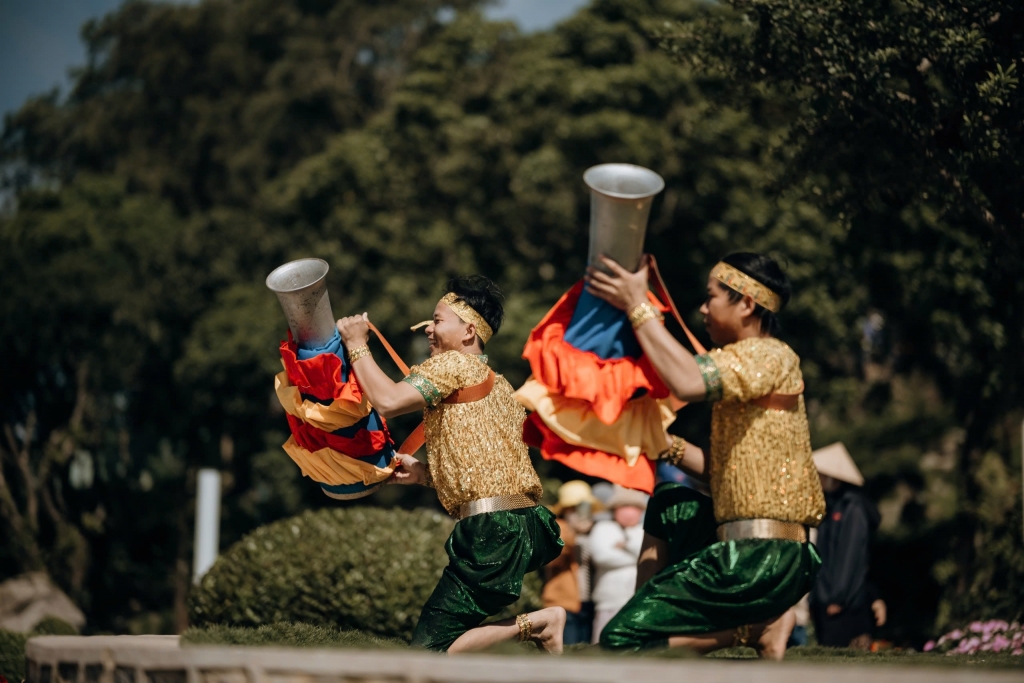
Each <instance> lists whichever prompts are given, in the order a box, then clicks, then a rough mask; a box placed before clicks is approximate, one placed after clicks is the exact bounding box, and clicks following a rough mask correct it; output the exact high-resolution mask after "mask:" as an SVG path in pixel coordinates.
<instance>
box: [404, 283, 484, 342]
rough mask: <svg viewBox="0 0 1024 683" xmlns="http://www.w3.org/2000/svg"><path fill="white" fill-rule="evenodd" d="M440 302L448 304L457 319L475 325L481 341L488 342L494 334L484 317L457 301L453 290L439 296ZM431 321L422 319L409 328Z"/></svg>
mask: <svg viewBox="0 0 1024 683" xmlns="http://www.w3.org/2000/svg"><path fill="white" fill-rule="evenodd" d="M441 303H443V304H445V305H446V306H448V308H450V309H452V311H454V312H455V315H457V316H459V320H461V321H462V322H464V323H469V324H471V325H475V326H476V336H478V337H480V341H482V342H483V343H484V344H486V343H487V342H489V341H490V340H491V337H492V336H494V330H492V329H491V326H490V325H488V324H487V321H486V320H484V317H483V316H482V315H480V314H479V313H477V312H476V311H475V310H473V307H472V306H470V305H469V304H467V303H466V302H465V301H459V295H458V294H456V293H455V292H448V293H447V294H445V295H444V296H443V297H441ZM431 322H432V321H430V320H424V321H423V322H421V323H418V324H416V325H413V326H412V327H410V328H409V329H411V330H418V329H419V328H421V327H423V326H424V325H429V324H430V323H431Z"/></svg>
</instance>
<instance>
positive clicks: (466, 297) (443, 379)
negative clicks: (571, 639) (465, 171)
mask: <svg viewBox="0 0 1024 683" xmlns="http://www.w3.org/2000/svg"><path fill="white" fill-rule="evenodd" d="M503 318H504V310H503V308H502V303H501V292H500V290H499V289H498V288H497V286H496V285H495V284H494V283H493V282H491V281H490V280H488V279H487V278H485V277H483V276H472V277H460V278H455V279H453V280H451V281H449V282H448V284H447V286H446V287H445V295H444V296H443V297H442V298H441V301H439V302H438V304H437V306H436V307H435V308H434V317H433V319H432V320H430V321H426V322H425V323H422V324H425V325H426V333H427V339H428V340H429V341H430V358H429V359H427V360H426V361H425V362H424V363H422V364H420V365H416V366H413V367H412V368H411V374H410V375H409V376H408V377H406V378H405V379H404V380H403V381H401V382H393V381H391V379H390V378H389V377H388V376H387V375H385V374H384V372H383V371H382V370H381V369H380V368H379V367H377V364H376V363H375V362H374V360H373V357H372V356H371V355H370V349H369V347H368V346H367V345H366V342H367V339H368V327H367V324H366V320H367V318H366V314H365V313H364V314H363V315H361V316H352V317H348V318H343V319H341V320H339V321H338V330H339V332H340V333H341V340H342V342H343V343H344V344H345V348H346V349H348V354H349V359H350V361H351V362H352V367H353V370H354V372H355V376H356V379H357V380H358V382H359V386H360V387H361V388H362V390H363V392H364V393H366V395H367V396H368V397H369V400H370V403H371V404H372V405H373V406H374V408H376V409H377V410H378V411H379V412H380V413H381V414H382V415H384V416H385V417H393V416H395V415H402V414H404V413H411V412H414V411H418V410H422V411H423V412H424V426H425V431H424V435H425V439H426V446H427V464H426V465H424V464H423V463H421V462H420V461H419V460H417V459H416V458H414V457H412V456H411V455H407V454H399V456H398V457H399V458H400V460H401V468H400V469H399V470H397V471H396V473H395V475H394V477H395V480H396V482H397V483H399V484H425V485H426V486H431V487H433V488H435V489H436V490H437V497H438V499H439V500H440V501H441V504H442V505H443V506H444V508H445V509H446V510H447V511H448V512H449V514H451V515H452V516H453V517H455V518H456V519H457V520H459V521H458V523H456V525H455V529H454V530H453V531H452V535H451V537H450V538H449V539H448V543H447V545H446V549H447V551H448V558H449V564H448V566H447V567H446V568H445V570H444V573H443V574H442V575H441V580H440V581H439V582H438V584H437V587H436V588H435V589H434V592H433V593H432V594H431V596H430V598H429V599H428V600H427V604H426V605H425V606H424V607H423V612H422V613H421V614H420V620H419V623H418V624H417V625H416V631H415V632H414V633H413V637H412V645H413V646H419V647H424V648H427V649H431V650H440V651H447V652H449V653H455V652H464V651H468V650H478V649H481V648H485V647H488V646H490V645H493V644H494V643H498V642H501V641H503V640H511V639H514V638H516V637H518V638H519V640H521V641H526V640H530V641H533V642H535V643H537V644H538V645H539V646H540V647H541V648H543V649H544V650H547V651H548V652H551V653H555V654H558V653H560V652H561V651H562V629H563V628H564V626H565V619H566V617H565V610H564V609H563V608H561V607H549V608H547V609H542V610H539V611H537V612H531V613H529V614H521V615H519V616H518V617H515V618H514V619H507V620H504V621H499V622H495V623H493V624H487V625H485V626H480V624H481V622H483V620H484V619H486V618H487V617H488V616H491V615H493V614H496V613H497V612H499V611H501V609H502V608H504V607H507V606H508V605H511V604H512V603H513V602H515V601H516V599H518V598H519V594H520V591H521V590H522V585H523V576H524V575H525V574H526V573H527V572H531V571H535V570H537V569H539V568H540V567H542V566H544V565H545V564H547V563H548V562H550V561H551V560H553V559H555V558H556V557H558V555H559V553H560V552H561V550H562V541H561V539H560V538H559V528H558V523H557V522H556V521H555V517H554V515H553V514H552V513H551V512H550V511H548V510H547V508H544V507H541V506H538V505H537V502H538V501H539V500H540V497H541V493H542V490H541V484H540V478H539V477H538V476H537V472H536V471H535V470H534V469H533V465H532V463H531V462H530V457H529V454H528V453H527V448H526V445H525V444H524V443H523V441H522V431H523V422H524V421H525V419H526V413H525V411H524V409H523V407H522V406H521V405H520V404H519V403H518V402H517V401H516V399H515V397H514V396H513V395H512V394H513V392H512V387H511V385H509V383H508V381H506V380H505V378H504V377H502V376H500V375H495V374H494V372H493V371H492V370H491V369H490V368H489V367H488V366H487V356H485V355H484V353H483V351H484V345H485V344H486V343H487V342H488V341H489V340H490V338H491V335H492V334H494V333H495V332H497V331H498V328H499V327H500V326H501V322H502V319H503Z"/></svg>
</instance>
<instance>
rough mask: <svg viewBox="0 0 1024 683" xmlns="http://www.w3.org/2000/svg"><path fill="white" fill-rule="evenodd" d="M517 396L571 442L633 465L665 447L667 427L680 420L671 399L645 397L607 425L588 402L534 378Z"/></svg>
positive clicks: (531, 410)
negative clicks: (560, 391) (670, 403)
mask: <svg viewBox="0 0 1024 683" xmlns="http://www.w3.org/2000/svg"><path fill="white" fill-rule="evenodd" d="M516 399H518V400H519V402H520V403H521V404H523V406H525V407H526V409H527V410H529V411H530V412H531V413H534V414H536V415H537V416H538V417H539V418H540V419H541V421H542V422H543V423H544V424H545V426H547V428H548V429H549V430H551V432H552V433H554V434H555V435H556V436H558V438H559V439H561V440H562V441H564V442H566V443H567V444H572V445H574V446H583V447H585V448H588V449H592V450H598V451H603V452H605V453H608V454H609V455H616V456H619V457H621V458H622V459H623V460H625V461H626V464H628V465H629V466H630V467H632V466H633V465H634V464H636V462H637V460H638V459H639V458H641V457H643V456H644V455H646V454H652V455H656V454H658V453H660V452H662V451H663V450H665V448H666V447H667V444H666V443H665V430H666V429H667V428H668V427H669V425H671V424H672V423H673V422H675V419H676V414H675V412H674V411H673V410H672V408H671V406H670V405H669V401H668V400H666V399H662V400H660V401H658V400H655V399H653V398H651V397H650V396H641V397H639V398H635V399H633V400H632V401H630V402H629V403H628V404H626V407H625V409H624V410H623V411H622V413H621V414H620V415H619V419H618V420H616V421H615V423H614V424H610V425H606V424H605V423H603V422H601V421H600V420H598V419H597V417H596V416H595V415H594V411H592V410H591V409H590V405H589V404H588V403H585V402H583V401H577V400H574V399H571V398H565V397H564V396H559V395H558V394H554V393H551V392H550V391H549V390H548V388H547V387H545V386H544V385H543V384H541V383H540V382H538V381H537V380H534V379H528V380H526V383H525V384H523V386H521V387H519V389H518V390H516Z"/></svg>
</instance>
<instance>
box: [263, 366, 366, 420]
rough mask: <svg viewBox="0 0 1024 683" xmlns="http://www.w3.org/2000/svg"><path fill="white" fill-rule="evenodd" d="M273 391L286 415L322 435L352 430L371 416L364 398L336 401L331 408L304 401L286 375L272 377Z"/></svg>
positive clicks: (332, 402) (282, 373) (279, 374)
mask: <svg viewBox="0 0 1024 683" xmlns="http://www.w3.org/2000/svg"><path fill="white" fill-rule="evenodd" d="M274 391H275V392H276V393H277V400H278V401H280V402H281V407H282V408H284V409H285V412H287V413H288V414H289V415H294V416H295V417H297V418H299V419H300V420H302V421H303V422H305V423H306V424H309V425H313V426H314V427H316V428H317V429H319V430H321V431H324V432H333V431H336V430H338V429H344V428H345V427H351V426H352V425H354V424H355V423H356V422H359V421H360V420H362V419H363V418H364V417H366V416H367V415H369V414H370V402H369V401H367V400H366V397H365V396H364V397H363V400H362V402H361V403H353V402H352V401H340V400H335V401H331V403H330V405H323V404H321V403H316V402H315V401H309V400H306V399H303V398H302V394H301V393H299V388H298V387H297V386H295V385H294V384H292V383H291V382H290V381H288V374H287V373H285V372H280V373H278V374H277V376H276V377H274Z"/></svg>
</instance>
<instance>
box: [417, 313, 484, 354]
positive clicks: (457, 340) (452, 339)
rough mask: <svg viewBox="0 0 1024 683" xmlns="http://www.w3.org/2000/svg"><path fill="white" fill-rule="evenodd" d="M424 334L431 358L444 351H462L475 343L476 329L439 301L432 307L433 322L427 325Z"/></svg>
mask: <svg viewBox="0 0 1024 683" xmlns="http://www.w3.org/2000/svg"><path fill="white" fill-rule="evenodd" d="M426 332H427V340H428V341H429V342H430V355H431V356H436V355H437V354H439V353H444V352H445V351H463V350H465V349H466V348H467V347H469V346H473V345H474V344H475V343H476V327H475V326H473V325H471V324H469V323H466V322H463V321H462V318H460V317H459V316H457V315H455V311H453V310H452V309H450V308H448V304H446V303H443V302H441V301H438V302H437V306H435V307H434V320H433V322H431V323H430V324H429V325H427V330H426Z"/></svg>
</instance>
